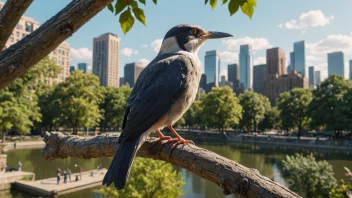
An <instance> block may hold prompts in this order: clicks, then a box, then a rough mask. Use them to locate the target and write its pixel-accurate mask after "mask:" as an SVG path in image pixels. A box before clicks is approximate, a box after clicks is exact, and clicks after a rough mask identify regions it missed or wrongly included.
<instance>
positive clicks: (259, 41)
mask: <svg viewBox="0 0 352 198" xmlns="http://www.w3.org/2000/svg"><path fill="white" fill-rule="evenodd" d="M222 43H223V44H224V45H225V46H226V48H227V49H228V50H234V51H238V50H239V49H240V46H241V45H246V44H250V45H252V49H253V50H263V49H268V48H271V47H272V45H271V44H270V43H269V41H268V39H266V38H251V37H243V38H238V39H226V40H223V41H222Z"/></svg>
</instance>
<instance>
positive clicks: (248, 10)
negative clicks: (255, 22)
mask: <svg viewBox="0 0 352 198" xmlns="http://www.w3.org/2000/svg"><path fill="white" fill-rule="evenodd" d="M241 9H242V12H243V13H244V14H246V15H247V16H249V18H250V19H252V16H253V12H254V8H253V6H252V5H250V4H249V3H247V2H246V3H244V4H243V5H242V6H241Z"/></svg>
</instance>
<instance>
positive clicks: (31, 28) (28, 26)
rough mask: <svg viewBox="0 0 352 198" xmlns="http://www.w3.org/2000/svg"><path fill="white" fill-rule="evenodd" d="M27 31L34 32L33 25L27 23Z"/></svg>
mask: <svg viewBox="0 0 352 198" xmlns="http://www.w3.org/2000/svg"><path fill="white" fill-rule="evenodd" d="M26 31H27V32H33V24H32V23H26Z"/></svg>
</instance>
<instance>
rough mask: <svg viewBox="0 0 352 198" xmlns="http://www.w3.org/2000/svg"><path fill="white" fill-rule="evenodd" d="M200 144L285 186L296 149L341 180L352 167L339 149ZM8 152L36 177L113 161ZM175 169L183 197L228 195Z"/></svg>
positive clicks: (91, 193) (12, 162)
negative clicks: (284, 165) (284, 172)
mask: <svg viewBox="0 0 352 198" xmlns="http://www.w3.org/2000/svg"><path fill="white" fill-rule="evenodd" d="M197 146H199V147H203V148H206V149H208V150H211V151H213V152H215V153H218V154H220V155H222V156H224V157H226V158H229V159H231V160H234V161H236V162H239V163H241V164H242V165H244V166H247V167H249V168H255V169H257V170H258V171H259V172H260V173H261V174H263V175H265V176H267V177H269V178H274V180H275V181H277V182H279V183H281V184H283V185H285V186H287V182H286V181H285V179H284V178H283V177H282V176H281V173H280V168H279V167H280V166H281V161H282V160H283V159H285V156H286V155H293V154H294V153H296V152H298V153H303V154H309V153H311V152H312V153H313V155H314V156H315V157H316V158H317V159H318V160H322V159H323V160H327V161H328V162H329V163H330V164H331V165H332V166H333V169H334V172H335V177H336V178H337V180H338V181H339V180H340V179H347V178H346V176H345V170H344V168H343V167H344V166H346V167H349V168H350V169H352V153H351V152H337V151H331V150H330V151H314V150H309V149H292V148H285V147H273V146H259V145H247V144H225V145H224V144H197ZM6 154H7V155H8V157H7V161H8V165H9V166H11V167H16V164H17V162H18V160H22V164H23V167H22V170H23V171H27V172H34V173H35V177H36V179H37V180H38V179H44V178H49V177H55V175H56V169H57V168H61V169H64V168H66V167H69V168H71V170H72V171H73V172H77V170H75V169H74V165H75V164H78V165H80V166H82V167H83V169H84V170H90V169H94V168H96V167H97V165H98V164H102V165H103V167H107V166H108V165H109V163H110V160H111V158H104V157H101V158H95V159H89V160H84V159H75V158H68V159H57V160H53V161H46V160H44V159H43V158H42V157H41V153H40V149H24V150H12V151H9V152H7V153H6ZM175 169H177V170H179V171H181V172H182V174H183V177H184V179H185V182H186V185H185V186H184V187H183V188H184V191H185V195H184V196H183V197H185V198H191V197H192V198H197V197H199V198H201V197H202V198H203V197H206V198H208V197H209V198H213V197H220V198H221V197H225V196H224V195H223V193H222V190H221V188H220V187H218V186H217V185H215V184H213V183H211V182H209V181H207V180H204V179H202V178H201V177H199V176H197V175H195V174H193V173H191V172H189V171H187V170H185V169H181V168H178V167H175ZM98 190H99V188H98V187H97V188H92V189H88V190H83V191H79V192H75V193H71V194H66V195H62V196H59V198H68V197H70V198H71V197H99V194H98V193H97V191H98ZM11 195H12V196H11V197H12V198H22V197H28V195H24V194H22V193H19V192H16V191H11ZM227 197H231V196H227Z"/></svg>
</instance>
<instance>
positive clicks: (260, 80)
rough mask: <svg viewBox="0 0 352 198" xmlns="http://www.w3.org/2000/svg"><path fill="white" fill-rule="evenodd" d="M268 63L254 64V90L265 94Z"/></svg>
mask: <svg viewBox="0 0 352 198" xmlns="http://www.w3.org/2000/svg"><path fill="white" fill-rule="evenodd" d="M265 69H266V64H262V65H255V66H253V90H254V91H255V92H257V93H260V94H263V95H264V80H265Z"/></svg>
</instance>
